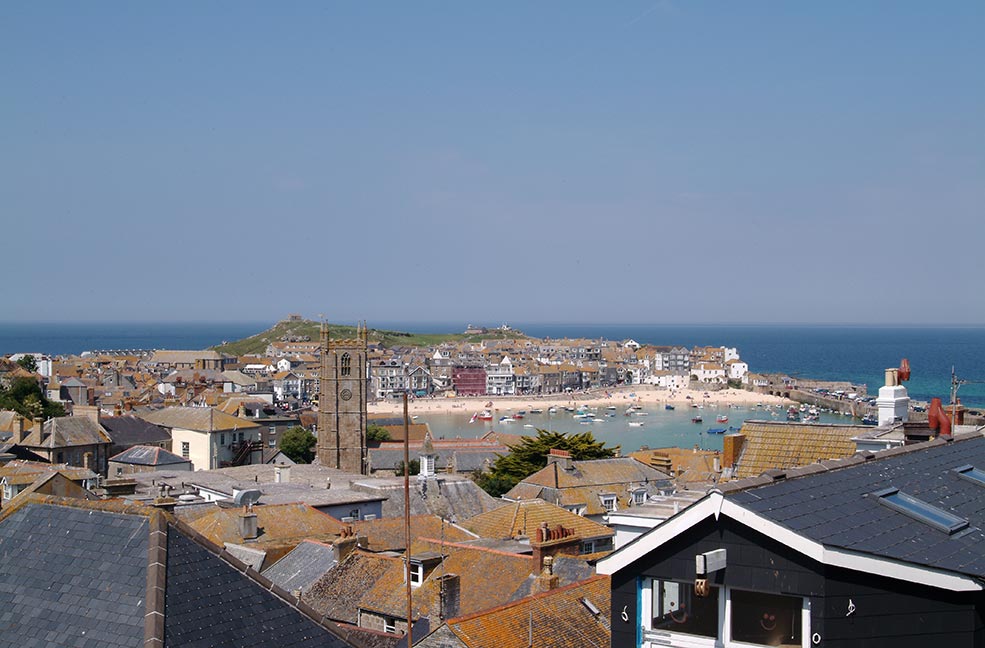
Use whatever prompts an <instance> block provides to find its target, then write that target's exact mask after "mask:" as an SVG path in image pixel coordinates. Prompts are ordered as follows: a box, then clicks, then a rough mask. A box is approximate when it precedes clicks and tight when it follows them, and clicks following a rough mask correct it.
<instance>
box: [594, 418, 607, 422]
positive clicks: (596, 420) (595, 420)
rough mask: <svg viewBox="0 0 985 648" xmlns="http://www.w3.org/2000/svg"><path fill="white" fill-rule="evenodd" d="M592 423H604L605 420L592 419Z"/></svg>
mask: <svg viewBox="0 0 985 648" xmlns="http://www.w3.org/2000/svg"><path fill="white" fill-rule="evenodd" d="M592 421H594V422H596V423H605V419H600V418H593V419H592Z"/></svg>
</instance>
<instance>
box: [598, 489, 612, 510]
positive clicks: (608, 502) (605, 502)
mask: <svg viewBox="0 0 985 648" xmlns="http://www.w3.org/2000/svg"><path fill="white" fill-rule="evenodd" d="M599 499H601V500H602V508H604V509H605V510H606V511H615V510H616V496H615V495H612V494H609V493H607V494H604V495H600V496H599Z"/></svg>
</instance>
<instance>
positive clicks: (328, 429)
mask: <svg viewBox="0 0 985 648" xmlns="http://www.w3.org/2000/svg"><path fill="white" fill-rule="evenodd" d="M366 353H367V333H366V326H365V324H362V325H357V326H356V337H355V338H353V339H350V340H331V339H329V334H328V325H327V324H325V323H322V325H321V370H320V372H319V383H320V387H319V394H318V461H319V462H320V463H321V465H323V466H328V467H329V468H338V469H340V470H344V471H346V472H350V473H357V474H366V469H367V465H366V464H367V454H366V399H367V396H366V390H367V388H368V387H369V380H368V377H367V375H366V371H367V367H368V361H367V358H366Z"/></svg>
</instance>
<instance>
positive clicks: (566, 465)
mask: <svg viewBox="0 0 985 648" xmlns="http://www.w3.org/2000/svg"><path fill="white" fill-rule="evenodd" d="M552 463H556V464H557V465H558V467H559V468H563V469H564V470H571V469H572V467H573V466H572V463H571V453H570V452H568V451H567V450H558V449H557V448H551V449H550V451H549V452H548V453H547V464H548V465H550V464H552Z"/></svg>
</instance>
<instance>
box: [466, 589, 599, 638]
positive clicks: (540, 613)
mask: <svg viewBox="0 0 985 648" xmlns="http://www.w3.org/2000/svg"><path fill="white" fill-rule="evenodd" d="M586 602H587V603H586ZM588 603H590V604H591V606H592V607H593V608H594V610H593V609H592V608H590V607H589V605H588ZM596 611H597V612H596ZM610 615H611V599H610V593H609V577H608V576H595V577H594V578H590V579H588V580H586V581H582V582H580V583H574V584H572V585H568V586H567V587H559V588H557V589H555V590H551V591H549V592H544V593H542V594H537V595H534V596H530V597H527V598H524V599H521V600H519V601H516V602H513V603H508V604H506V605H501V606H499V607H496V608H493V609H490V610H484V611H482V612H478V613H476V614H471V615H467V616H461V617H458V618H455V619H450V620H449V621H448V627H449V628H450V629H451V631H452V632H454V633H455V636H457V637H458V638H459V639H460V640H461V641H462V642H463V643H464V644H465V645H466V646H468V647H469V648H472V647H475V648H479V647H480V646H481V647H486V646H495V647H496V648H528V646H531V645H533V646H538V648H568V647H569V646H608V645H609V635H610V631H609V619H610ZM531 636H532V640H531Z"/></svg>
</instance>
